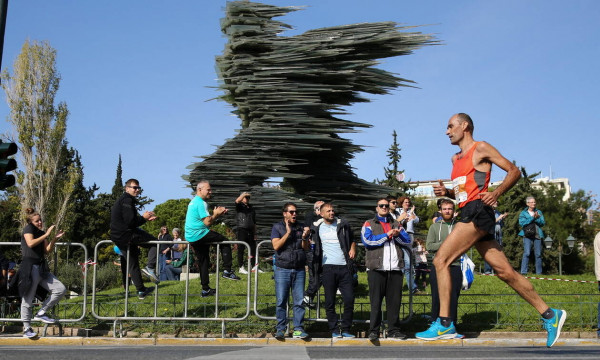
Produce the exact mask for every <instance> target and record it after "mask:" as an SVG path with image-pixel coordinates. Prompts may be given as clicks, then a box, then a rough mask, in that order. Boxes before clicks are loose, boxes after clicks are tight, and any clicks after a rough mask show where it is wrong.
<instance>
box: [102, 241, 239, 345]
mask: <svg viewBox="0 0 600 360" xmlns="http://www.w3.org/2000/svg"><path fill="white" fill-rule="evenodd" d="M178 243H179V244H181V243H186V244H188V249H189V247H190V243H189V242H187V241H183V242H182V241H149V242H147V244H152V245H156V247H157V251H156V256H157V261H156V263H157V268H156V275H157V276H159V274H160V268H159V266H160V265H159V264H160V263H159V261H158V260H159V259H158V258H159V255H160V251H159V248H160V244H178ZM105 244H111V245H112V244H114V243H113V242H112V241H111V240H102V241H100V242H98V243H97V244H96V247H95V248H94V262H96V261H97V260H98V250H99V248H100V247H101V246H102V245H105ZM224 244H229V245H233V244H237V245H238V246H241V245H244V246H246V248H247V250H248V253H250V246H249V245H248V244H247V243H245V242H241V241H223V242H219V243H206V245H216V247H217V249H216V250H217V252H216V253H217V258H216V262H215V263H216V274H217V276H215V278H216V284H215V289H216V294H215V296H214V299H215V307H214V309H215V311H214V316H213V317H192V316H188V309H189V305H190V304H189V282H190V276H189V274H190V271H189V270H190V259H189V254H190V251H192V250H188V257H187V259H186V265H187V269H188V271H187V272H186V273H185V274H186V275H185V293H184V294H183V297H184V302H183V315H182V316H159V314H158V305H159V284H157V285H156V288H155V291H154V310H153V315H152V316H131V315H130V314H129V312H130V311H129V266H127V272H126V274H125V279H126V285H125V302H124V310H123V315H121V316H118V315H115V316H102V315H100V314H98V313H97V311H96V308H97V306H98V302H97V296H96V286H95V285H96V268H94V272H93V278H92V279H93V280H92V284H93V289H92V303H91V305H92V310H91V313H92V316H93V317H95V318H96V319H98V320H112V321H113V333H114V334H115V336H116V333H117V330H116V329H117V325H121V322H122V321H127V320H143V321H158V320H169V321H220V322H221V334H222V336H223V337H224V336H225V322H227V321H243V320H245V319H246V318H247V317H248V316H249V314H250V279H251V277H250V276H248V280H247V285H246V296H245V297H246V313H245V314H244V315H243V316H241V317H222V316H219V305H220V304H219V279H220V276H219V274H220V269H219V258H220V253H221V252H220V250H221V245H224ZM129 255H130V251H127V263H129ZM232 257H233V253H232ZM247 266H248V269H250V268H251V266H250V258H248V264H247ZM182 275H183V273H182ZM120 335H122V334H120Z"/></svg>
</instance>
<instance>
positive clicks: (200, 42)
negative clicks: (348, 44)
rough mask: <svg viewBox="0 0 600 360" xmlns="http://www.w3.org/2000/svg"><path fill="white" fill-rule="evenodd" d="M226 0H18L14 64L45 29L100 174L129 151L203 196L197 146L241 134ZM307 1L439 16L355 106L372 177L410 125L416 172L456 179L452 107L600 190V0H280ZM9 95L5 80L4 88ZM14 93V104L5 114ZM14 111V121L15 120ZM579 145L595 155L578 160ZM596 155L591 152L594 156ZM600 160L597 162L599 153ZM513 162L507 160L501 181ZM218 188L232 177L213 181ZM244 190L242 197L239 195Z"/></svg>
mask: <svg viewBox="0 0 600 360" xmlns="http://www.w3.org/2000/svg"><path fill="white" fill-rule="evenodd" d="M225 3H226V2H225V1H221V0H210V1H199V0H179V1H170V2H167V1H157V0H129V1H102V2H100V1H79V0H69V1H67V0H56V1H47V0H19V1H10V2H9V9H8V18H7V25H6V34H5V43H4V55H3V59H2V68H3V69H5V68H12V64H13V62H14V60H15V58H16V56H17V54H18V53H19V52H20V50H21V47H22V45H23V42H24V41H25V40H26V39H30V40H47V41H48V42H49V43H50V45H51V46H53V47H54V48H55V49H56V50H57V52H58V59H57V65H58V69H59V71H60V73H61V75H62V82H61V86H60V91H59V93H58V96H57V100H58V101H64V102H66V103H67V105H68V107H69V110H70V116H69V122H68V131H67V138H68V140H69V142H70V145H71V146H73V147H75V148H76V149H77V150H79V152H80V154H81V156H82V160H83V165H84V167H85V169H84V172H85V179H84V182H85V184H86V185H91V184H93V183H96V184H97V185H98V186H100V188H101V191H105V192H109V191H110V189H111V187H112V185H113V182H114V178H115V169H116V165H117V160H118V155H119V154H121V155H122V157H123V168H124V174H123V177H124V178H125V179H126V178H129V177H135V178H138V179H139V180H140V182H141V185H142V186H143V187H144V194H145V195H147V196H149V197H151V198H153V199H155V201H156V202H155V203H154V205H156V204H159V203H161V202H164V201H166V200H168V199H173V198H184V197H189V196H190V190H189V189H188V188H187V187H186V186H187V184H186V183H185V181H184V180H183V179H182V178H181V176H182V175H183V174H185V173H187V171H188V170H187V169H186V167H187V166H188V165H190V164H191V163H193V162H195V161H196V160H197V159H196V158H195V157H196V156H202V155H208V154H211V153H212V152H214V150H215V146H218V145H220V144H222V143H223V141H224V140H225V139H227V138H231V137H233V136H235V131H236V129H238V128H239V127H240V123H239V121H238V120H237V119H236V118H235V117H234V116H232V115H231V114H230V111H231V110H232V108H231V107H230V106H228V105H227V104H226V103H224V102H220V101H214V100H213V101H208V100H209V99H212V98H214V97H216V96H218V95H220V92H218V91H217V90H216V89H215V88H214V87H215V86H217V85H218V83H217V81H216V72H215V63H214V59H215V56H216V55H219V54H220V53H221V52H222V50H223V46H224V44H225V42H226V39H225V38H224V36H223V35H222V34H221V32H220V26H219V20H220V19H221V18H222V17H223V15H224V12H223V10H224V6H225ZM265 3H268V4H275V5H285V6H288V5H294V6H302V5H306V6H307V7H306V8H305V10H302V11H298V12H295V13H293V14H290V15H288V16H285V17H282V18H280V19H279V20H281V21H284V22H286V23H288V24H291V25H292V26H294V29H293V30H291V31H289V32H287V33H285V35H294V34H298V33H302V32H304V31H306V30H309V29H314V28H320V27H327V26H334V25H343V24H352V23H358V22H375V21H395V22H398V23H401V24H405V25H426V26H423V27H421V28H420V29H419V31H422V32H425V33H431V34H434V35H435V36H436V37H437V38H438V39H439V40H442V41H443V45H441V46H429V47H426V48H423V49H420V50H417V51H416V52H415V53H414V54H413V55H409V56H403V57H398V58H394V59H384V60H382V63H381V65H380V67H381V68H383V69H385V70H388V71H391V72H394V73H397V74H399V75H400V76H402V77H405V78H407V79H411V80H414V81H416V82H417V83H418V84H417V86H419V89H412V88H404V89H402V90H400V91H395V92H394V93H393V94H391V95H384V96H370V97H369V98H370V99H372V102H371V103H367V104H357V105H354V106H352V107H350V108H349V111H350V112H351V115H348V116H346V118H347V119H350V120H353V121H357V122H365V123H370V124H372V125H374V126H373V128H370V129H366V130H364V131H363V132H361V133H358V134H353V135H351V136H350V137H351V139H352V140H353V141H354V142H355V143H356V144H360V145H364V146H365V151H364V152H363V153H360V154H358V155H357V157H356V159H354V161H353V162H352V166H354V167H355V169H356V173H357V174H358V176H359V177H361V178H364V179H366V180H373V179H374V178H381V177H383V167H384V166H386V164H387V158H386V150H387V148H388V147H389V146H390V144H391V141H392V136H391V133H392V131H393V130H396V131H397V132H398V134H399V136H398V141H399V143H400V146H401V148H402V151H401V155H402V161H401V168H402V169H404V170H405V171H406V174H407V176H408V177H409V178H410V179H412V180H431V179H438V178H448V177H449V174H450V165H451V164H450V156H451V154H452V153H453V152H455V151H457V150H458V148H456V147H453V146H452V145H451V144H450V143H449V141H448V139H447V137H446V136H445V127H446V123H447V120H448V118H449V117H450V116H451V115H452V114H454V113H456V112H466V113H469V114H470V115H471V116H472V117H473V119H474V122H475V134H474V137H475V139H476V140H486V141H488V142H489V143H491V144H492V145H494V146H496V147H497V148H498V149H499V150H500V151H501V152H502V153H503V154H504V155H505V156H506V157H507V158H508V159H510V160H515V161H516V162H517V165H519V166H524V167H525V168H526V169H527V170H528V172H529V173H533V172H537V171H541V172H542V174H543V176H548V175H550V168H551V169H552V176H553V177H568V178H569V179H570V181H571V186H572V187H573V189H574V190H578V189H584V190H586V191H592V192H593V193H599V192H600V185H598V181H597V179H599V178H600V174H599V167H598V163H597V162H596V161H594V160H591V161H587V160H588V159H589V155H592V159H593V158H595V156H594V155H593V154H594V153H597V151H596V150H594V147H593V144H594V143H595V142H596V141H598V140H597V138H598V134H599V132H600V131H599V130H600V125H599V124H600V121H599V120H600V119H599V116H600V115H599V114H600V105H598V104H599V101H598V90H597V86H598V84H600V81H599V80H600V70H599V69H600V67H599V66H598V63H599V59H600V45H599V43H600V40H599V38H598V35H599V34H600V22H599V21H598V19H600V2H598V1H595V0H573V1H553V0H527V1H522V0H502V1H500V0H489V1H463V0H457V1H442V0H439V1H433V0H424V1H405V0H373V1H369V2H366V1H364V0H361V1H359V0H343V1H342V0H281V1H275V0H270V1H265ZM2 97H3V99H4V98H5V97H4V94H2ZM8 114H9V110H8V108H7V106H6V101H2V102H0V117H2V118H6V116H7V115H8ZM8 126H9V124H8V122H6V121H0V132H2V133H4V132H6V131H7V130H8ZM580 159H581V160H580ZM584 161H585V162H584ZM594 164H596V165H594ZM503 176H504V173H503V172H502V171H501V170H500V169H498V168H494V170H493V173H492V180H499V179H501V178H502V177H503ZM213 188H215V190H217V191H218V184H213ZM232 200H233V199H232Z"/></svg>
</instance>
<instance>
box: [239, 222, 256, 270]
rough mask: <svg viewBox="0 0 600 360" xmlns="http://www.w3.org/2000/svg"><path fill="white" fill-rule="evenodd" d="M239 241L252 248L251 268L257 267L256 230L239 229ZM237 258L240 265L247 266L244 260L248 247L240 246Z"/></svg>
mask: <svg viewBox="0 0 600 360" xmlns="http://www.w3.org/2000/svg"><path fill="white" fill-rule="evenodd" d="M237 240H238V241H243V242H245V243H246V244H248V245H249V246H250V257H251V258H252V259H253V260H252V261H251V262H250V266H254V265H256V264H257V263H258V262H257V261H256V258H255V257H256V241H255V240H254V229H243V228H238V229H237ZM237 247H238V250H237V256H238V264H239V265H240V267H241V266H245V265H246V259H245V258H244V250H246V247H245V246H244V245H241V244H238V246H237Z"/></svg>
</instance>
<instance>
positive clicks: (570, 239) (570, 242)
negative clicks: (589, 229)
mask: <svg viewBox="0 0 600 360" xmlns="http://www.w3.org/2000/svg"><path fill="white" fill-rule="evenodd" d="M567 246H568V247H569V252H568V253H566V254H565V255H569V254H571V252H572V251H573V246H575V238H574V237H573V235H571V234H569V237H568V238H567ZM562 256H563V253H562V243H561V242H560V241H559V242H558V274H559V275H562Z"/></svg>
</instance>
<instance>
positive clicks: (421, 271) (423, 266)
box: [415, 263, 427, 285]
mask: <svg viewBox="0 0 600 360" xmlns="http://www.w3.org/2000/svg"><path fill="white" fill-rule="evenodd" d="M415 274H416V275H415V282H416V283H417V285H419V281H423V284H425V282H426V281H427V263H418V264H417V266H416V267H415Z"/></svg>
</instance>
